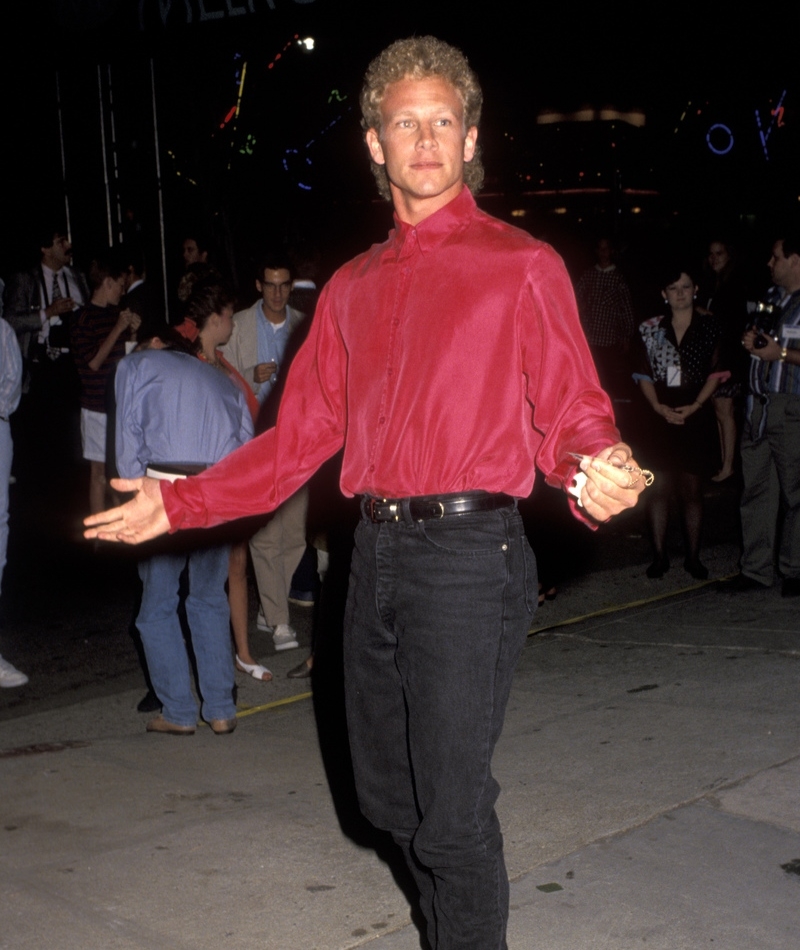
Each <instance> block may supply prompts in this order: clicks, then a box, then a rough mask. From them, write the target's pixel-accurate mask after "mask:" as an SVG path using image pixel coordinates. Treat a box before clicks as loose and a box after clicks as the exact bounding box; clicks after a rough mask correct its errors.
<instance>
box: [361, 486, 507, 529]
mask: <svg viewBox="0 0 800 950" xmlns="http://www.w3.org/2000/svg"><path fill="white" fill-rule="evenodd" d="M514 504H515V500H514V498H513V497H512V496H511V495H505V494H503V493H502V492H498V493H495V494H492V493H491V492H485V491H468V492H462V493H460V494H453V495H417V496H415V497H413V498H373V497H372V496H371V495H364V497H363V498H362V500H361V511H362V512H363V514H364V517H365V518H366V519H367V520H368V521H372V522H373V523H374V524H380V523H383V522H388V521H394V522H398V521H430V520H431V519H434V518H446V517H447V516H448V515H463V514H467V512H470V511H494V510H495V509H497V508H508V507H510V506H512V505H514Z"/></svg>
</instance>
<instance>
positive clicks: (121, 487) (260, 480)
mask: <svg viewBox="0 0 800 950" xmlns="http://www.w3.org/2000/svg"><path fill="white" fill-rule="evenodd" d="M332 296H333V294H332V293H331V292H330V291H329V289H328V288H326V290H325V291H323V294H322V296H321V297H320V303H319V306H318V307H317V314H316V317H315V319H314V323H313V324H312V327H311V331H310V333H309V336H308V339H307V340H306V342H305V343H304V344H303V346H302V347H301V348H300V350H299V352H298V354H297V356H296V357H295V360H294V362H293V364H292V368H291V369H290V371H289V374H288V378H287V382H286V389H285V392H284V394H283V398H282V401H281V408H280V412H279V414H278V423H277V425H276V426H275V427H274V428H273V429H269V430H268V431H267V432H265V433H264V434H263V435H261V436H258V437H257V438H255V439H253V440H252V441H250V442H248V443H247V444H246V445H243V446H242V447H241V448H240V449H237V450H236V451H235V452H232V453H231V454H230V455H228V456H226V457H225V458H224V459H222V461H221V462H218V463H217V464H216V465H214V466H212V467H211V468H210V469H208V470H207V471H205V472H203V473H202V474H201V475H197V476H194V477H192V478H186V479H182V480H181V481H179V482H175V483H174V484H170V483H169V482H158V481H155V480H154V479H149V478H144V479H136V480H134V481H125V480H119V481H117V480H112V483H111V484H112V487H113V488H115V489H116V490H117V491H135V492H136V495H135V496H134V498H133V499H132V500H131V501H130V502H128V503H127V504H125V505H122V506H120V507H119V508H112V509H110V510H109V511H105V512H100V513H99V514H97V515H92V516H90V517H89V518H87V519H86V520H85V521H84V524H85V525H86V526H87V530H86V531H85V532H84V535H85V537H87V538H100V539H102V540H107V541H124V542H126V543H129V544H138V543H139V542H141V541H146V540H149V539H150V538H154V537H157V536H158V535H159V534H163V533H164V532H166V531H177V530H179V529H181V528H190V527H193V528H200V527H210V526H212V525H215V524H221V523H222V522H224V521H232V520H234V519H236V518H241V517H245V516H247V515H255V514H262V513H266V512H269V511H272V510H274V509H275V508H277V506H278V505H279V504H280V503H281V502H282V501H285V499H286V498H288V497H289V496H290V495H293V494H294V492H295V491H297V489H298V488H299V487H300V486H301V485H302V484H304V483H305V481H306V480H307V479H308V478H309V477H310V476H311V475H312V474H313V473H314V472H315V471H316V470H317V468H319V466H320V465H321V464H322V463H323V462H324V461H326V460H327V459H328V458H330V457H331V456H332V455H334V454H335V453H336V452H337V451H338V450H339V449H340V448H341V446H342V444H343V442H344V431H345V417H346V411H345V403H346V398H345V385H346V378H347V354H346V352H345V350H344V347H343V345H342V342H341V338H340V336H339V332H338V328H337V326H336V323H335V320H334V317H333V314H332V305H331V304H330V299H331V297H332Z"/></svg>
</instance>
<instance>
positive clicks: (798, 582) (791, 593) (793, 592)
mask: <svg viewBox="0 0 800 950" xmlns="http://www.w3.org/2000/svg"><path fill="white" fill-rule="evenodd" d="M781 595H782V596H783V597H800V577H784V579H783V586H782V587H781Z"/></svg>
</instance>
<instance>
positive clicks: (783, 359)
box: [781, 346, 789, 363]
mask: <svg viewBox="0 0 800 950" xmlns="http://www.w3.org/2000/svg"><path fill="white" fill-rule="evenodd" d="M788 353H789V351H788V349H787V348H786V347H785V346H782V347H781V363H785V362H786V357H787V355H788Z"/></svg>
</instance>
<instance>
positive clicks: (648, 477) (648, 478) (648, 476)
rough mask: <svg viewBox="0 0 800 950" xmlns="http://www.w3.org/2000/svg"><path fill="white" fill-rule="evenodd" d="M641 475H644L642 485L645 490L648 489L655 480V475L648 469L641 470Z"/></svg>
mask: <svg viewBox="0 0 800 950" xmlns="http://www.w3.org/2000/svg"><path fill="white" fill-rule="evenodd" d="M642 475H644V484H645V487H646V488H649V487H650V486H651V485H652V484H653V482H654V481H655V480H656V477H655V475H654V474H653V473H652V472H651V471H650V469H649V468H643V469H642Z"/></svg>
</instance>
